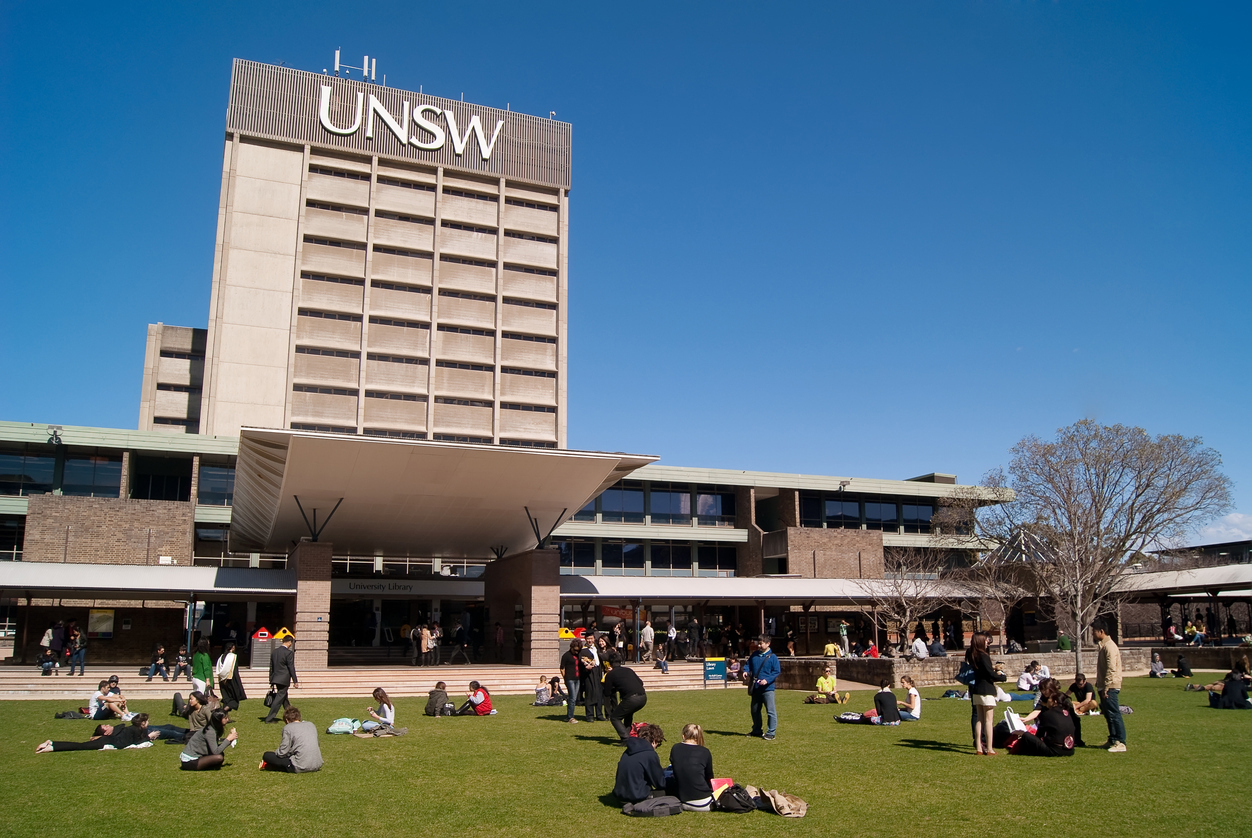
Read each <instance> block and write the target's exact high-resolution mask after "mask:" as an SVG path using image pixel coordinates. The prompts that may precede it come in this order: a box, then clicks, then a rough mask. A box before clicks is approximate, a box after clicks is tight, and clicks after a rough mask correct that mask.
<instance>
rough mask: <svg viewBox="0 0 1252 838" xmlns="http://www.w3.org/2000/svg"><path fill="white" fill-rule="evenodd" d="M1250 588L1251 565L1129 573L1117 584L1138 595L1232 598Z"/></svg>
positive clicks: (1122, 590) (1118, 588) (1124, 591)
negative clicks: (1219, 595) (1212, 594)
mask: <svg viewBox="0 0 1252 838" xmlns="http://www.w3.org/2000/svg"><path fill="white" fill-rule="evenodd" d="M1249 586H1252V564H1227V565H1218V566H1216V567H1197V568H1193V569H1191V570H1161V571H1156V572H1153V573H1130V574H1127V575H1125V576H1123V577H1122V579H1121V581H1120V582H1118V584H1117V590H1118V591H1120V592H1123V593H1130V594H1138V595H1142V594H1170V593H1178V594H1183V593H1206V592H1210V591H1212V592H1216V593H1219V594H1225V595H1227V596H1230V595H1234V594H1237V593H1239V592H1241V591H1242V590H1244V589H1246V588H1248V587H1249Z"/></svg>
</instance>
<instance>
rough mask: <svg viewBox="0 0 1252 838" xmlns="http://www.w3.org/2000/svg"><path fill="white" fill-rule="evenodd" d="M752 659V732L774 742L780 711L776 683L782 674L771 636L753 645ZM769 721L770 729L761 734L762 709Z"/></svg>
mask: <svg viewBox="0 0 1252 838" xmlns="http://www.w3.org/2000/svg"><path fill="white" fill-rule="evenodd" d="M753 647H754V649H753V652H752V657H750V658H748V694H749V695H751V696H752V732H751V733H750V734H748V735H749V736H760V737H761V738H762V739H764V740H765V741H766V742H772V741H774V734H775V732H776V731H777V729H778V710H777V708H776V707H775V705H774V681H775V680H777V678H778V675H779V673H781V672H782V665H781V664H779V663H778V656H777V655H775V654H774V652H773V650H772V649H770V636H769V635H768V634H762V635H761V636H760V637H758V638H757V639H756V642H755V643H754V644H753ZM762 707H764V708H765V713H766V716H767V718H768V721H769V727H768V728H767V729H766V730H765V732H764V733H762V732H761V708H762Z"/></svg>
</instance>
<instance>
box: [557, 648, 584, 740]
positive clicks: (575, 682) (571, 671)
mask: <svg viewBox="0 0 1252 838" xmlns="http://www.w3.org/2000/svg"><path fill="white" fill-rule="evenodd" d="M582 648H583V642H582V641H581V640H579V639H578V638H577V637H575V638H574V639H573V640H571V641H570V643H569V650H568V651H567V652H566V653H565V654H563V655H561V675H562V676H563V677H564V678H565V691H566V692H568V693H569V696H568V698H567V699H566V701H565V721H567V722H569V723H570V724H578V719H575V718H574V707H575V705H577V704H578V692H579V690H580V689H581V687H582V677H583V676H582V664H581V663H580V662H579V660H578V653H579V652H581V651H582Z"/></svg>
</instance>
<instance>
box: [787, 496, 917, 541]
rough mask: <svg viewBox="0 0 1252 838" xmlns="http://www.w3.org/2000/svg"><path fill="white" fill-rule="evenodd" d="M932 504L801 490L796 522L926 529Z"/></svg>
mask: <svg viewBox="0 0 1252 838" xmlns="http://www.w3.org/2000/svg"><path fill="white" fill-rule="evenodd" d="M934 513H935V507H934V505H933V504H929V503H917V502H914V501H904V502H895V501H883V500H863V499H859V498H851V499H850V498H848V497H847V496H846V495H845V494H844V493H842V492H802V493H801V494H800V526H802V527H825V528H827V529H852V530H859V529H867V530H883V531H886V532H899V531H903V532H906V533H928V532H930V521H931V518H932V517H933V516H934Z"/></svg>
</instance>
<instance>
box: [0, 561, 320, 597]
mask: <svg viewBox="0 0 1252 838" xmlns="http://www.w3.org/2000/svg"><path fill="white" fill-rule="evenodd" d="M0 592H3V595H4V596H6V597H24V596H57V597H75V598H82V599H109V598H115V599H116V598H128V597H134V598H137V599H187V598H188V596H189V595H192V594H194V595H195V596H196V597H197V598H198V599H258V598H265V597H275V596H292V595H294V594H295V592H296V575H295V572H294V571H291V570H272V569H262V568H251V567H168V566H162V565H116V564H107V565H106V564H72V563H68V564H63V563H60V562H0Z"/></svg>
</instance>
